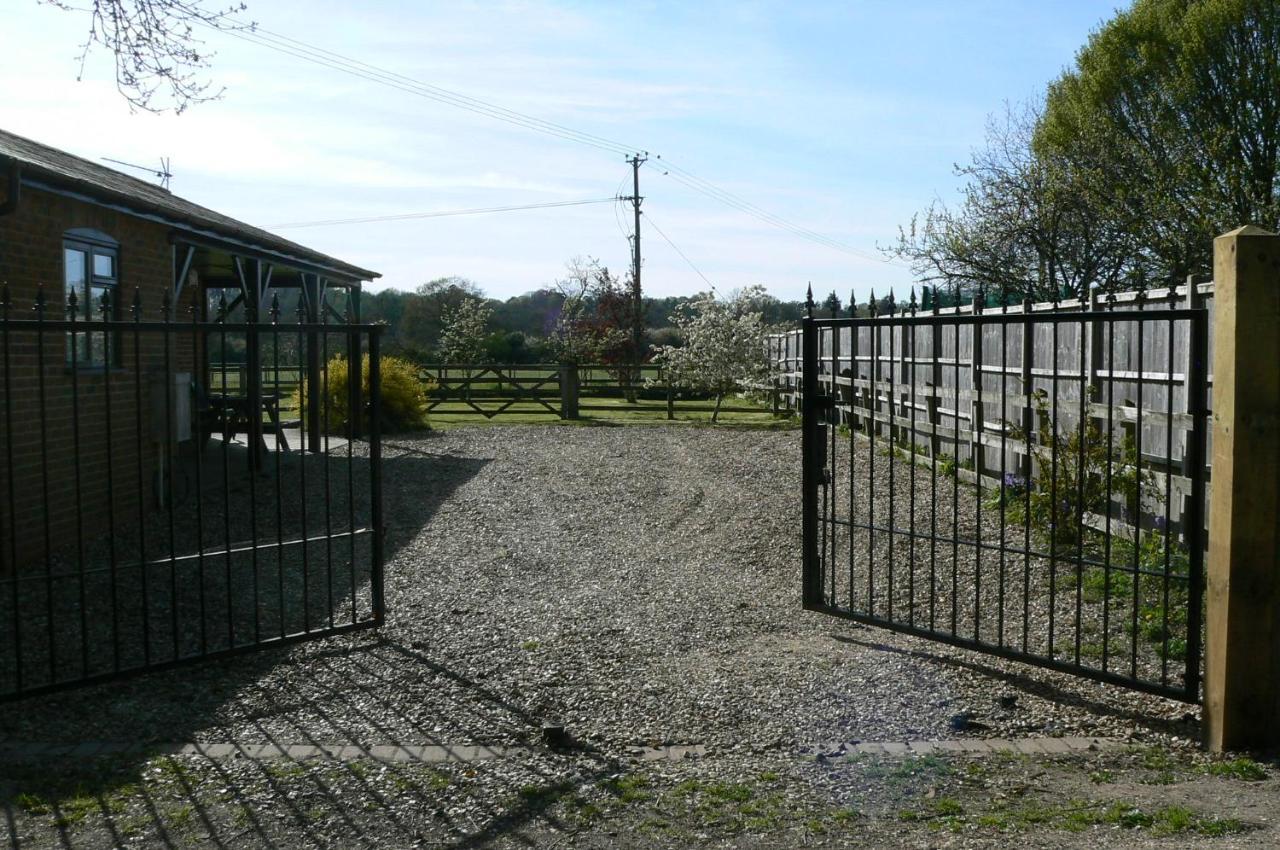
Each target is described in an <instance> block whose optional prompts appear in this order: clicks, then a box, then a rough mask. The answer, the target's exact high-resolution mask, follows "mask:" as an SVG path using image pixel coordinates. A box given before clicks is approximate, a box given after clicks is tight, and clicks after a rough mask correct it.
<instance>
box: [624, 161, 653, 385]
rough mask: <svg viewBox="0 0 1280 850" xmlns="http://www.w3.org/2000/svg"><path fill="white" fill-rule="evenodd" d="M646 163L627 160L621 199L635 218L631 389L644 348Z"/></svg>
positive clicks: (636, 378)
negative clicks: (627, 185)
mask: <svg viewBox="0 0 1280 850" xmlns="http://www.w3.org/2000/svg"><path fill="white" fill-rule="evenodd" d="M646 153H647V152H646ZM648 161H649V158H648V156H647V155H643V154H641V153H637V154H635V156H631V157H628V158H627V163H628V164H629V165H630V166H631V186H632V190H631V196H630V197H627V198H623V199H622V200H624V201H630V202H631V208H632V209H633V210H634V211H635V218H636V228H635V234H634V235H633V236H632V237H631V311H632V312H631V356H632V361H633V362H632V364H631V365H632V366H633V367H634V368H633V369H632V370H631V371H632V378H633V380H632V384H633V387H634V385H635V384H638V383H639V382H640V361H641V360H642V359H643V354H642V351H641V349H642V347H643V346H644V297H643V293H642V290H641V289H640V204H641V202H643V201H644V198H643V197H641V195H640V166H642V165H644V164H645V163H646V162H648ZM633 392H634V389H633Z"/></svg>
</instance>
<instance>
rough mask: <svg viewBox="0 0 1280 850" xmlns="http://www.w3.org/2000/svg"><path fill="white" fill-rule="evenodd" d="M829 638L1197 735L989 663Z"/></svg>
mask: <svg viewBox="0 0 1280 850" xmlns="http://www.w3.org/2000/svg"><path fill="white" fill-rule="evenodd" d="M830 637H831V639H832V640H834V641H837V642H839V643H845V644H851V645H853V646H860V647H864V648H866V649H871V650H874V651H876V652H890V653H893V654H895V655H902V656H906V657H908V658H914V659H918V660H921V661H926V662H928V663H930V664H940V665H945V666H948V667H956V668H959V669H962V670H968V671H969V672H971V673H977V674H978V675H981V676H985V677H987V678H989V679H994V680H998V681H1000V682H1003V683H1004V684H1005V685H1008V686H1009V687H1011V688H1014V689H1016V690H1018V691H1021V692H1022V693H1024V694H1029V695H1032V696H1036V697H1040V698H1041V699H1044V700H1047V701H1049V702H1052V703H1054V704H1055V705H1063V706H1070V707H1072V708H1078V709H1081V710H1083V711H1087V712H1089V713H1090V714H1096V715H1102V716H1106V717H1112V718H1116V719H1119V720H1124V721H1126V722H1129V723H1132V724H1134V725H1135V726H1141V727H1143V728H1145V729H1148V730H1150V731H1153V732H1159V733H1162V734H1166V735H1176V736H1181V737H1187V736H1190V737H1193V738H1196V737H1198V735H1199V722H1198V721H1196V722H1194V723H1193V722H1188V721H1187V720H1186V719H1183V720H1169V719H1166V718H1163V717H1153V716H1151V715H1150V714H1145V713H1143V712H1140V711H1135V710H1133V709H1129V708H1125V707H1123V706H1118V705H1113V704H1110V703H1107V702H1102V701H1100V700H1095V699H1090V698H1088V697H1086V696H1084V695H1083V694H1081V693H1079V692H1078V691H1074V690H1071V689H1067V688H1062V687H1059V686H1058V685H1056V684H1054V683H1052V682H1049V681H1046V680H1044V679H1040V678H1035V677H1033V676H1031V675H1028V674H1027V673H1019V672H1013V671H1009V670H1001V669H1000V668H998V667H994V666H992V665H989V664H983V663H981V662H977V661H969V660H966V659H963V658H956V657H955V656H953V655H949V654H946V652H945V650H943V651H940V652H929V651H926V650H921V649H905V648H903V647H898V646H890V645H889V644H886V643H881V642H879V641H873V640H860V639H858V638H854V637H849V636H847V635H837V634H833V635H830ZM1082 681H1085V680H1082ZM1187 708H1188V712H1190V711H1191V709H1192V708H1193V707H1192V706H1188V707H1187Z"/></svg>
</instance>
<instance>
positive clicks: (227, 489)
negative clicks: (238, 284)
mask: <svg viewBox="0 0 1280 850" xmlns="http://www.w3.org/2000/svg"><path fill="white" fill-rule="evenodd" d="M218 313H219V316H220V318H221V321H222V325H221V327H220V328H219V329H218V331H219V332H218V339H219V345H220V346H221V352H220V353H219V358H220V359H221V360H222V398H223V405H222V546H223V552H224V553H225V554H224V556H223V559H222V565H223V574H224V577H225V579H226V587H227V645H228V646H234V645H235V642H236V641H235V619H234V616H233V612H232V604H231V457H230V451H231V440H232V438H233V436H234V435H233V434H231V433H229V432H230V431H232V430H234V426H230V422H229V416H230V414H229V412H228V408H229V407H230V401H231V399H230V396H229V394H228V393H227V365H226V364H227V322H228V321H229V320H230V318H231V317H230V316H229V315H228V313H229V311H228V310H227V299H226V295H225V294H224V295H223V296H222V300H221V301H220V302H219V310H218ZM241 388H243V384H242V385H241ZM247 416H248V418H250V419H252V418H253V411H252V410H248V411H247ZM229 426H230V427H229ZM249 430H250V434H249V442H251V443H252V442H253V434H252V430H253V429H252V428H250V429H249ZM250 457H252V455H250ZM251 466H252V464H251ZM250 474H252V471H250ZM200 587H201V589H202V590H203V588H204V577H203V576H202V577H201V579H200ZM200 609H201V610H200V619H201V623H202V626H201V635H202V638H201V640H202V646H201V648H200V651H201V652H205V651H207V650H206V649H205V647H204V646H203V634H204V628H203V622H204V619H205V611H204V596H203V593H202V594H201V599H200Z"/></svg>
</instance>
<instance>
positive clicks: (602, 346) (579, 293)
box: [547, 257, 627, 363]
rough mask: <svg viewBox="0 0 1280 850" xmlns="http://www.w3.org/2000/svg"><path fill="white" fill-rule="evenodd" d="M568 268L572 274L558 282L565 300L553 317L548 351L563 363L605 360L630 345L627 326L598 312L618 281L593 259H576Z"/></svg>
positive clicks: (569, 263)
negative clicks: (601, 300)
mask: <svg viewBox="0 0 1280 850" xmlns="http://www.w3.org/2000/svg"><path fill="white" fill-rule="evenodd" d="M565 268H566V270H567V272H568V273H567V274H566V275H565V277H563V278H561V279H560V280H557V281H556V283H555V287H556V290H557V291H558V292H559V293H560V295H561V297H562V299H563V300H562V301H561V303H560V309H559V311H557V313H556V314H555V315H554V316H553V317H552V318H551V322H550V327H549V328H548V333H547V344H548V348H549V349H550V351H551V352H552V354H553V355H554V356H555V358H556V360H557V361H558V362H560V363H590V362H592V361H598V360H601V359H602V358H604V357H605V356H606V355H607V354H608V353H609V352H612V351H615V350H617V349H619V348H620V347H621V346H624V345H625V344H626V342H627V331H626V330H625V326H621V325H618V324H617V323H616V321H615V320H614V319H612V318H610V317H608V316H604V317H602V316H600V315H599V314H598V313H597V311H596V306H597V303H598V301H599V298H598V297H597V296H598V295H599V293H600V292H601V291H605V292H608V291H610V290H613V289H615V288H616V286H617V281H616V279H615V278H613V277H612V276H611V275H610V274H609V270H608V269H607V268H605V267H604V266H602V265H600V261H599V260H596V259H594V258H592V257H585V258H584V257H574V258H573V259H572V260H570V261H569V262H568V263H567V264H566V266H565Z"/></svg>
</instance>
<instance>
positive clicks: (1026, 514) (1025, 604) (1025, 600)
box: [1018, 293, 1044, 652]
mask: <svg viewBox="0 0 1280 850" xmlns="http://www.w3.org/2000/svg"><path fill="white" fill-rule="evenodd" d="M1033 313H1034V311H1033V309H1032V304H1031V295H1030V293H1023V295H1022V367H1021V369H1020V370H1019V376H1018V377H1019V379H1020V381H1021V383H1022V394H1023V413H1022V436H1023V438H1024V439H1025V440H1026V443H1027V444H1026V446H1024V447H1023V465H1024V469H1023V471H1024V473H1025V475H1024V476H1023V477H1024V478H1026V482H1025V483H1026V487H1025V488H1024V489H1023V495H1022V499H1023V504H1022V651H1023V652H1027V651H1028V649H1029V648H1030V643H1029V642H1030V627H1031V487H1032V483H1031V479H1032V475H1033V474H1035V472H1036V469H1035V455H1034V454H1033V453H1032V450H1031V446H1032V444H1033V443H1035V442H1036V434H1035V428H1034V425H1033V423H1034V422H1035V413H1034V412H1033V411H1032V409H1031V398H1032V396H1033V395H1034V392H1033V386H1034V381H1033V380H1032V377H1031V376H1032V374H1033V372H1032V369H1033V368H1034V367H1035V360H1036V328H1035V322H1034V321H1032V316H1033ZM1039 472H1040V473H1041V474H1043V473H1044V470H1039Z"/></svg>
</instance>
